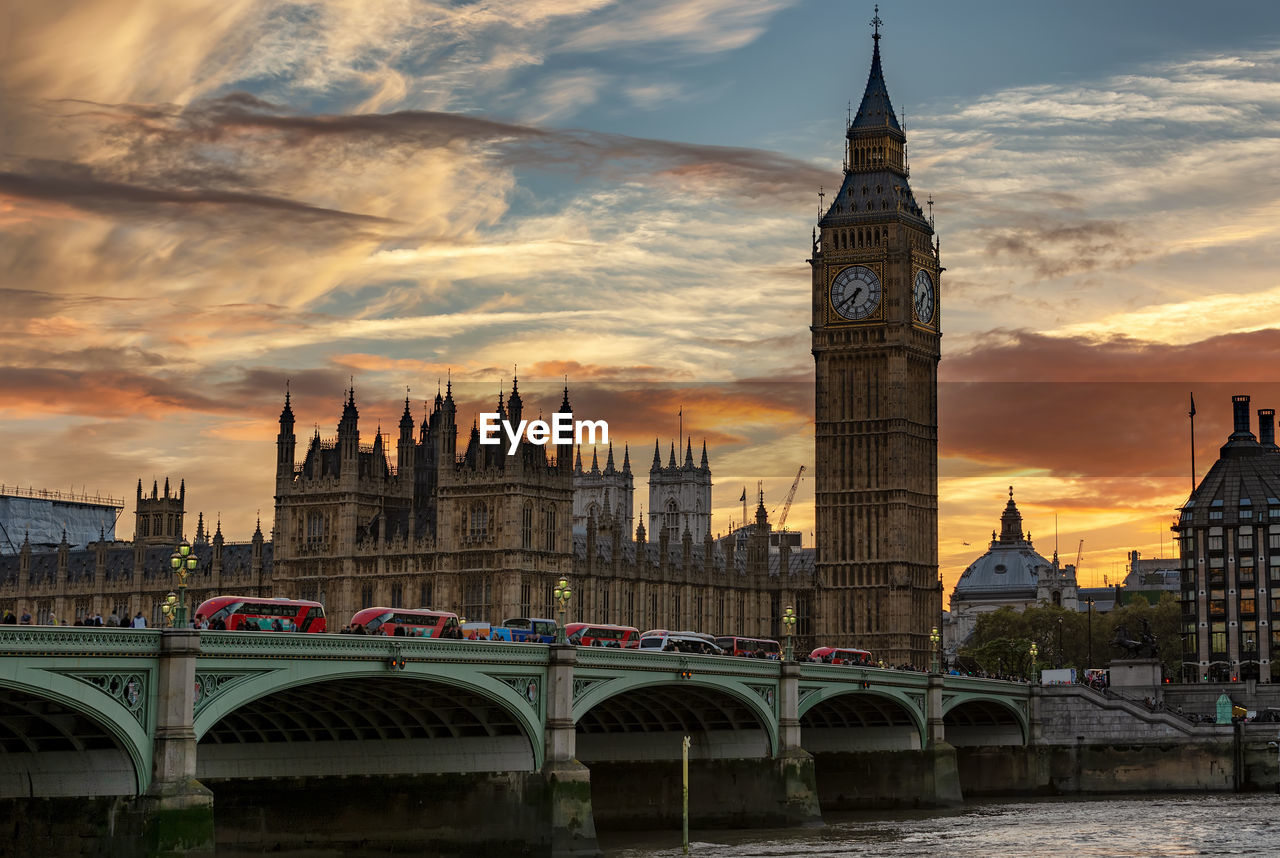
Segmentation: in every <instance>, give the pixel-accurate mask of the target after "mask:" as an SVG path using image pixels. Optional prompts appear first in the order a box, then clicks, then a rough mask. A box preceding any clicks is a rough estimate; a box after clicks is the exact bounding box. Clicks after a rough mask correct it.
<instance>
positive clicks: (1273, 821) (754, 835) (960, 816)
mask: <svg viewBox="0 0 1280 858" xmlns="http://www.w3.org/2000/svg"><path fill="white" fill-rule="evenodd" d="M825 816H826V819H827V823H828V824H827V826H826V827H824V828H817V829H776V830H774V829H771V830H757V831H744V830H737V831H696V832H692V833H691V834H690V838H689V839H690V849H689V854H691V855H697V856H701V858H738V856H743V858H749V856H759V858H792V856H794V858H844V856H871V855H874V856H893V858H914V856H920V858H923V857H924V856H939V855H957V856H959V855H964V856H982V858H1005V856H1019V858H1022V856H1037V858H1042V856H1064V858H1065V856H1071V858H1083V856H1155V855H1214V856H1219V855H1275V854H1277V852H1278V851H1280V796H1276V795H1273V794H1269V793H1252V794H1246V795H1236V794H1196V795H1187V794H1179V795H1144V796H1119V797H1106V798H1081V799H1043V800H1040V799H1036V800H1031V801H990V802H974V803H970V804H966V805H965V806H964V807H962V808H958V809H956V810H953V811H937V810H932V811H899V812H893V811H868V812H866V813H844V814H826V815H825ZM600 845H601V846H602V847H603V848H604V850H605V855H606V856H608V858H676V857H677V856H680V855H682V854H683V853H682V852H681V849H680V832H679V831H675V832H661V833H655V832H602V833H601V837H600Z"/></svg>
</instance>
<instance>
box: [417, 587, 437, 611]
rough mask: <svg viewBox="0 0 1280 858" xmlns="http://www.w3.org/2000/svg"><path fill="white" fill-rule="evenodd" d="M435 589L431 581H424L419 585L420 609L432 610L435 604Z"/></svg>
mask: <svg viewBox="0 0 1280 858" xmlns="http://www.w3.org/2000/svg"><path fill="white" fill-rule="evenodd" d="M434 591H435V587H434V586H433V582H431V581H423V582H422V583H421V584H419V585H418V607H421V608H430V607H431V604H432V603H433V602H435V592H434Z"/></svg>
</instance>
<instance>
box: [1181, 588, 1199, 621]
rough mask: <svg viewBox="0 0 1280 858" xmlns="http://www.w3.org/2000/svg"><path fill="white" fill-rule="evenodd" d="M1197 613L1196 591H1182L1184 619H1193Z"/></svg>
mask: <svg viewBox="0 0 1280 858" xmlns="http://www.w3.org/2000/svg"><path fill="white" fill-rule="evenodd" d="M1195 613H1196V591H1195V590H1183V591H1182V615H1183V616H1184V617H1193V616H1195Z"/></svg>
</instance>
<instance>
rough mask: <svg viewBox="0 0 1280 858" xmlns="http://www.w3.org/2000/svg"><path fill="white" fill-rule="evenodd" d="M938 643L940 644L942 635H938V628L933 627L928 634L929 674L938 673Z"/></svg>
mask: <svg viewBox="0 0 1280 858" xmlns="http://www.w3.org/2000/svg"><path fill="white" fill-rule="evenodd" d="M940 643H942V635H940V634H938V627H937V626H934V627H933V629H932V630H930V632H929V658H930V667H929V672H930V673H937V672H938V644H940Z"/></svg>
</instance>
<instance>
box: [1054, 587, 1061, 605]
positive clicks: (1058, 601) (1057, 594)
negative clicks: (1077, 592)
mask: <svg viewBox="0 0 1280 858" xmlns="http://www.w3.org/2000/svg"><path fill="white" fill-rule="evenodd" d="M1053 604H1054V605H1055V606H1057V607H1059V608H1060V607H1062V593H1060V592H1058V591H1057V590H1054V591H1053Z"/></svg>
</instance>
